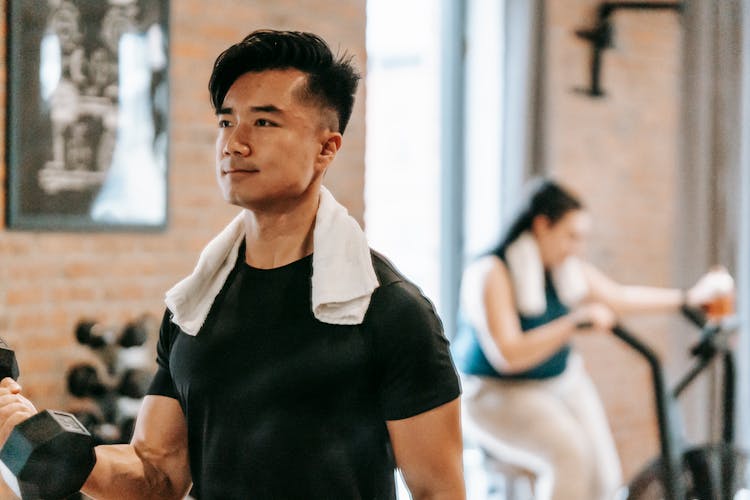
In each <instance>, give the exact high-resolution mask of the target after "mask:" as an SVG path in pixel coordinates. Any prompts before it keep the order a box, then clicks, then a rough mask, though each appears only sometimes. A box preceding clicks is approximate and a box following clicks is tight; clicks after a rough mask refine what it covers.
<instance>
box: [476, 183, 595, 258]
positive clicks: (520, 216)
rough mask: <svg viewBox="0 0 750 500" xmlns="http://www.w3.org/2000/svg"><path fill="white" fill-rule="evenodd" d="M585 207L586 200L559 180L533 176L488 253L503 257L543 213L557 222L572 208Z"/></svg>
mask: <svg viewBox="0 0 750 500" xmlns="http://www.w3.org/2000/svg"><path fill="white" fill-rule="evenodd" d="M582 208H583V203H581V201H580V200H579V199H578V198H577V197H575V196H574V195H573V194H571V193H570V192H569V191H566V190H565V189H564V188H563V187H562V186H560V185H559V184H557V183H556V182H554V181H552V180H550V179H547V178H536V179H533V180H531V181H529V183H528V184H527V186H526V190H525V193H524V196H523V197H522V201H521V204H520V206H519V207H518V208H517V211H516V214H515V216H514V217H513V218H512V219H511V221H510V224H509V225H508V228H507V229H506V231H505V233H504V234H503V236H502V238H501V239H500V243H499V244H498V245H497V246H496V247H495V248H494V249H492V250H491V251H490V252H489V253H490V254H494V255H497V256H498V257H502V256H503V255H504V254H505V249H506V248H507V247H508V245H510V244H511V243H513V242H514V241H515V240H516V238H518V237H519V236H520V235H521V233H523V232H524V231H527V230H529V229H531V224H532V222H533V221H534V218H535V217H536V216H537V215H544V216H545V217H547V219H549V221H550V223H552V224H555V223H557V222H558V221H559V220H560V219H562V218H563V216H564V215H565V214H567V213H568V212H570V211H571V210H580V209H582Z"/></svg>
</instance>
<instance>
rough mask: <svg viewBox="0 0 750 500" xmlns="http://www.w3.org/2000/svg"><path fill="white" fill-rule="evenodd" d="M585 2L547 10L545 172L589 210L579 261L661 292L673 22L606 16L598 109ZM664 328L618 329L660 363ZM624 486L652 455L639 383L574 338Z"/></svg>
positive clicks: (634, 363) (672, 155)
mask: <svg viewBox="0 0 750 500" xmlns="http://www.w3.org/2000/svg"><path fill="white" fill-rule="evenodd" d="M598 4H599V2H598V1H595V0H566V1H565V2H554V1H553V2H547V6H548V12H547V13H548V18H547V20H548V26H547V30H548V31H547V36H548V40H547V42H548V43H547V47H548V53H547V60H546V62H547V70H546V71H547V81H546V90H547V99H548V100H547V103H546V106H547V115H546V122H545V127H546V133H547V140H548V142H547V151H546V157H547V158H548V159H549V160H548V161H549V166H550V168H551V170H552V172H553V173H554V174H555V175H557V176H558V177H559V178H560V179H561V180H562V181H563V182H566V183H567V184H569V185H571V186H572V187H573V188H574V189H576V190H577V191H578V192H579V193H580V194H581V196H582V197H583V199H584V200H585V202H586V204H587V205H588V207H589V208H590V210H591V212H592V214H593V216H594V219H595V227H594V235H593V237H592V238H591V242H590V245H589V257H590V259H591V260H592V261H593V262H594V263H595V264H596V265H598V266H599V268H600V269H602V270H603V271H605V272H606V273H607V274H609V275H610V276H611V277H613V278H614V279H616V280H618V281H620V282H623V283H631V284H651V285H660V286H669V285H671V284H672V283H673V281H674V280H673V277H672V276H671V275H670V270H671V269H672V266H671V262H670V261H671V259H672V258H673V246H672V245H673V241H674V238H675V229H674V227H673V226H674V224H673V220H674V218H675V207H674V204H675V200H676V192H675V184H676V183H675V179H676V175H677V172H678V166H677V138H678V136H677V134H678V106H679V99H680V92H679V88H680V87H679V85H680V80H679V74H680V60H681V53H680V24H679V17H678V14H676V13H674V12H671V11H618V13H617V14H615V16H614V24H615V30H614V33H615V45H616V46H615V48H614V49H611V50H607V51H606V52H605V54H604V62H603V70H602V85H603V88H604V90H605V91H606V92H607V96H606V97H605V98H603V99H591V98H589V97H586V96H583V95H581V94H576V93H574V92H573V91H572V89H573V88H574V87H583V86H587V85H588V84H589V74H590V66H589V54H590V46H589V45H588V44H587V43H585V42H583V41H582V40H580V39H579V38H577V37H575V36H574V34H573V31H574V30H575V29H578V28H589V27H591V26H592V25H593V21H594V14H595V7H596V5H598ZM667 321H668V320H667V319H663V318H635V319H630V320H629V321H627V324H628V325H630V326H632V328H633V330H635V331H637V332H642V333H643V334H644V336H647V337H648V340H649V342H653V343H654V345H655V346H656V347H657V349H658V350H659V351H660V352H662V353H663V354H669V353H667V352H666V350H667V347H668V346H669V344H670V340H669V339H670V335H671V333H670V331H669V328H668V323H667ZM578 346H579V347H580V348H581V351H582V352H583V354H584V356H585V360H586V364H587V367H588V368H589V370H590V372H591V373H592V376H593V378H594V381H595V383H596V385H597V388H598V389H599V391H600V393H601V396H602V399H603V400H604V403H605V406H606V410H607V413H608V416H609V419H610V423H611V425H612V428H613V432H614V435H615V439H616V442H617V446H618V449H619V451H620V456H621V459H622V461H623V469H624V474H625V477H626V478H629V477H630V476H631V475H632V474H633V473H634V472H635V471H637V470H638V469H639V468H640V467H641V466H642V465H643V464H644V462H645V460H646V459H647V458H648V457H650V456H652V455H653V454H655V453H656V452H657V441H656V424H655V420H654V417H653V406H652V404H651V392H650V385H649V380H650V374H649V371H648V368H647V367H646V365H645V363H643V362H642V361H641V360H640V358H638V357H636V356H635V355H633V354H632V353H631V352H630V351H629V350H627V349H626V348H625V347H623V345H622V344H620V343H619V342H618V341H617V340H616V339H614V338H610V337H606V336H602V337H589V338H580V339H579V340H578Z"/></svg>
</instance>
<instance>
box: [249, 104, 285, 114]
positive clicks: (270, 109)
mask: <svg viewBox="0 0 750 500" xmlns="http://www.w3.org/2000/svg"><path fill="white" fill-rule="evenodd" d="M250 111H251V112H253V113H274V114H281V113H283V111H282V110H281V109H280V108H278V107H276V106H274V105H273V104H266V105H265V106H250Z"/></svg>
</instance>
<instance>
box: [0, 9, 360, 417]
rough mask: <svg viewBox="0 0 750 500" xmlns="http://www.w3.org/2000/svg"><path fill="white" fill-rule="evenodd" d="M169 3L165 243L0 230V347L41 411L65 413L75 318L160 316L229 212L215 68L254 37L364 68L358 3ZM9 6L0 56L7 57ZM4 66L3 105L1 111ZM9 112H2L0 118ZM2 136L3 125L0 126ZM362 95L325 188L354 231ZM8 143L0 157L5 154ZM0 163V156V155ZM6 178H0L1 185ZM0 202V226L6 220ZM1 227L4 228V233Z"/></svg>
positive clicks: (78, 351)
mask: <svg viewBox="0 0 750 500" xmlns="http://www.w3.org/2000/svg"><path fill="white" fill-rule="evenodd" d="M170 3H171V9H172V10H171V20H170V23H171V25H170V28H171V33H170V36H171V51H170V57H171V73H170V79H171V80H170V85H171V103H170V105H171V111H170V115H171V116H170V119H171V145H170V148H171V151H170V153H171V162H170V171H169V215H170V221H169V227H168V229H167V230H166V231H164V232H163V233H157V234H139V233H104V234H102V233H92V234H81V233H72V234H71V233H56V232H55V233H44V232H16V231H9V230H7V229H6V228H4V227H3V226H0V336H2V337H3V338H5V339H6V340H7V341H8V342H9V343H10V344H11V345H12V346H13V347H14V348H15V350H16V352H17V355H18V358H19V363H20V366H21V372H22V376H21V382H22V384H23V386H24V389H25V392H26V393H27V394H28V396H29V397H30V398H31V399H32V400H33V401H35V402H36V404H37V406H38V407H39V408H59V409H64V408H66V407H68V406H69V405H70V404H71V403H73V401H71V400H70V399H69V398H68V397H67V396H66V389H65V372H66V370H67V368H68V366H70V364H71V363H72V362H73V361H77V360H78V359H79V358H80V357H82V356H85V355H86V352H85V350H84V349H83V348H82V347H80V346H78V345H77V344H76V343H75V340H74V337H73V329H74V326H75V324H76V322H77V321H78V319H79V318H82V317H93V318H97V319H101V320H103V321H106V322H124V321H125V320H128V319H130V318H133V317H135V316H137V315H139V314H141V313H143V312H151V313H152V314H156V315H159V317H161V312H162V310H163V309H162V308H163V294H164V292H165V291H166V290H167V289H168V288H169V287H170V286H171V285H173V284H174V283H175V282H176V281H178V280H179V279H180V278H181V277H182V276H184V275H185V274H186V273H188V272H189V271H190V270H191V269H192V267H193V265H194V263H195V261H196V259H197V256H198V253H199V252H200V250H201V249H202V248H203V246H204V245H205V243H206V242H207V241H209V240H210V238H211V237H212V236H213V235H214V234H215V233H216V232H217V231H218V230H220V229H221V228H222V227H223V226H224V225H225V224H226V223H227V222H228V221H229V220H230V218H231V217H232V216H233V215H234V214H235V213H236V209H235V208H232V207H229V206H227V205H226V204H225V203H224V202H223V201H222V199H221V196H220V194H219V191H218V188H217V187H216V182H215V179H214V165H213V154H214V153H213V151H214V138H215V127H216V126H215V119H214V116H213V114H212V110H211V108H210V105H209V101H208V91H207V88H206V87H207V82H208V76H209V72H210V69H211V66H212V64H213V61H214V58H215V57H216V55H218V53H219V52H220V51H221V50H223V49H224V48H226V47H227V46H228V45H230V44H231V43H234V42H236V41H237V40H239V39H240V38H242V37H243V36H244V35H246V34H247V33H248V32H250V31H252V30H253V29H257V28H287V29H300V30H309V31H314V32H316V33H318V34H320V35H321V36H323V37H324V38H325V39H326V40H327V41H328V42H329V43H330V44H331V46H332V47H333V48H334V49H338V48H341V49H347V50H348V51H349V52H350V53H352V54H353V55H354V56H355V59H356V61H357V62H358V66H359V67H360V69H361V70H362V71H363V72H364V69H365V64H366V60H365V0H326V1H309V2H299V1H296V0H295V1H291V0H275V1H273V2H268V1H265V0H212V1H211V2H210V7H208V5H209V3H207V2H204V1H202V0H180V1H177V2H170ZM5 8H6V3H5V2H3V3H2V5H0V10H2V12H0V20H2V24H0V26H1V31H2V32H1V33H0V44H2V45H3V47H1V48H0V53H3V54H4V53H5V43H6V39H5V34H6V32H7V27H6V26H5V19H6V16H5V11H4V9H5ZM7 70H8V67H7V64H6V61H5V60H2V62H1V63H0V80H2V84H0V89H3V90H2V91H0V101H2V104H4V103H5V101H6V95H5V90H4V89H5V81H6V77H7ZM2 109H5V106H3V107H2ZM0 127H2V128H3V130H2V132H0V136H4V132H5V130H4V127H5V116H4V115H3V117H2V119H0ZM364 127H365V126H364V87H361V89H360V92H359V95H358V100H357V105H356V107H355V110H354V114H353V117H352V121H351V123H350V125H349V128H348V129H347V132H346V136H345V139H344V148H343V150H342V151H341V152H340V154H339V157H338V159H337V160H336V162H335V163H334V164H333V166H332V167H331V169H330V170H329V173H328V174H327V179H326V184H327V185H328V186H329V187H330V188H331V189H332V191H334V194H335V195H336V196H337V197H338V198H339V199H340V200H341V201H342V202H343V203H344V204H345V205H346V206H347V207H348V208H349V209H350V211H351V213H352V214H353V215H354V216H355V217H356V218H357V219H358V220H360V221H361V220H362V213H363V176H364V135H365V134H364V130H365V128H364ZM4 147H5V144H4V143H3V144H1V145H0V148H2V149H3V153H4ZM2 156H3V158H4V157H5V155H4V154H3V155H2ZM4 180H5V168H2V169H0V182H4ZM4 210H5V193H4V192H2V191H0V221H4V219H5V212H4ZM0 224H3V222H0Z"/></svg>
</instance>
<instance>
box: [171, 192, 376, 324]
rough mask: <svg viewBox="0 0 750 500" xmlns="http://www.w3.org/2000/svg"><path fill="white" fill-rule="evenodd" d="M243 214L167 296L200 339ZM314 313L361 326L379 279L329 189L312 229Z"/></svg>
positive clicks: (359, 235) (233, 257)
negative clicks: (199, 334)
mask: <svg viewBox="0 0 750 500" xmlns="http://www.w3.org/2000/svg"><path fill="white" fill-rule="evenodd" d="M243 216H244V210H243V211H242V212H240V214H239V215H237V217H235V218H234V220H232V222H230V223H229V225H228V226H227V227H226V228H224V230H223V231H222V232H221V233H219V234H218V236H216V237H215V238H214V239H213V240H211V242H210V243H209V244H208V245H206V247H205V248H204V249H203V251H202V252H201V255H200V257H199V258H198V263H197V264H196V266H195V269H194V270H193V272H192V274H190V275H189V276H188V277H186V278H185V279H183V280H182V281H180V282H179V283H177V284H176V285H175V286H173V287H172V288H171V289H170V290H169V291H168V292H167V293H166V297H165V303H166V304H167V307H168V308H169V310H170V311H171V313H172V322H173V323H175V324H176V325H177V326H179V327H180V328H181V329H182V331H184V332H185V333H187V334H189V335H197V334H198V332H199V331H200V329H201V327H202V326H203V323H204V321H205V320H206V316H208V312H209V310H210V309H211V305H212V304H213V302H214V299H215V298H216V296H217V295H218V294H219V292H220V291H221V288H222V287H223V286H224V283H225V282H226V280H227V277H228V276H229V273H230V272H231V270H232V268H233V267H234V265H235V263H236V261H237V252H238V251H239V248H240V244H241V243H242V241H243V239H244V237H245V231H244V225H243V223H242V220H243ZM313 248H314V251H313V258H312V259H313V260H312V267H313V274H312V312H313V314H314V315H315V317H316V318H317V319H318V320H319V321H322V322H324V323H330V324H337V325H356V324H359V323H362V321H363V319H364V317H365V313H366V312H367V308H368V307H369V305H370V297H371V296H372V292H373V291H374V290H375V289H376V288H377V287H378V279H377V277H376V276H375V269H374V268H373V265H372V257H371V255H370V247H369V245H368V244H367V239H366V238H365V234H364V232H363V231H362V229H361V228H360V227H359V224H358V223H357V221H356V220H354V219H353V218H352V217H351V216H350V215H349V213H348V212H347V210H346V208H344V206H343V205H341V204H340V203H338V202H337V201H336V200H335V199H334V197H333V195H331V193H330V192H329V191H328V189H326V188H325V187H321V190H320V204H319V205H318V212H317V215H316V217H315V227H314V229H313Z"/></svg>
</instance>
